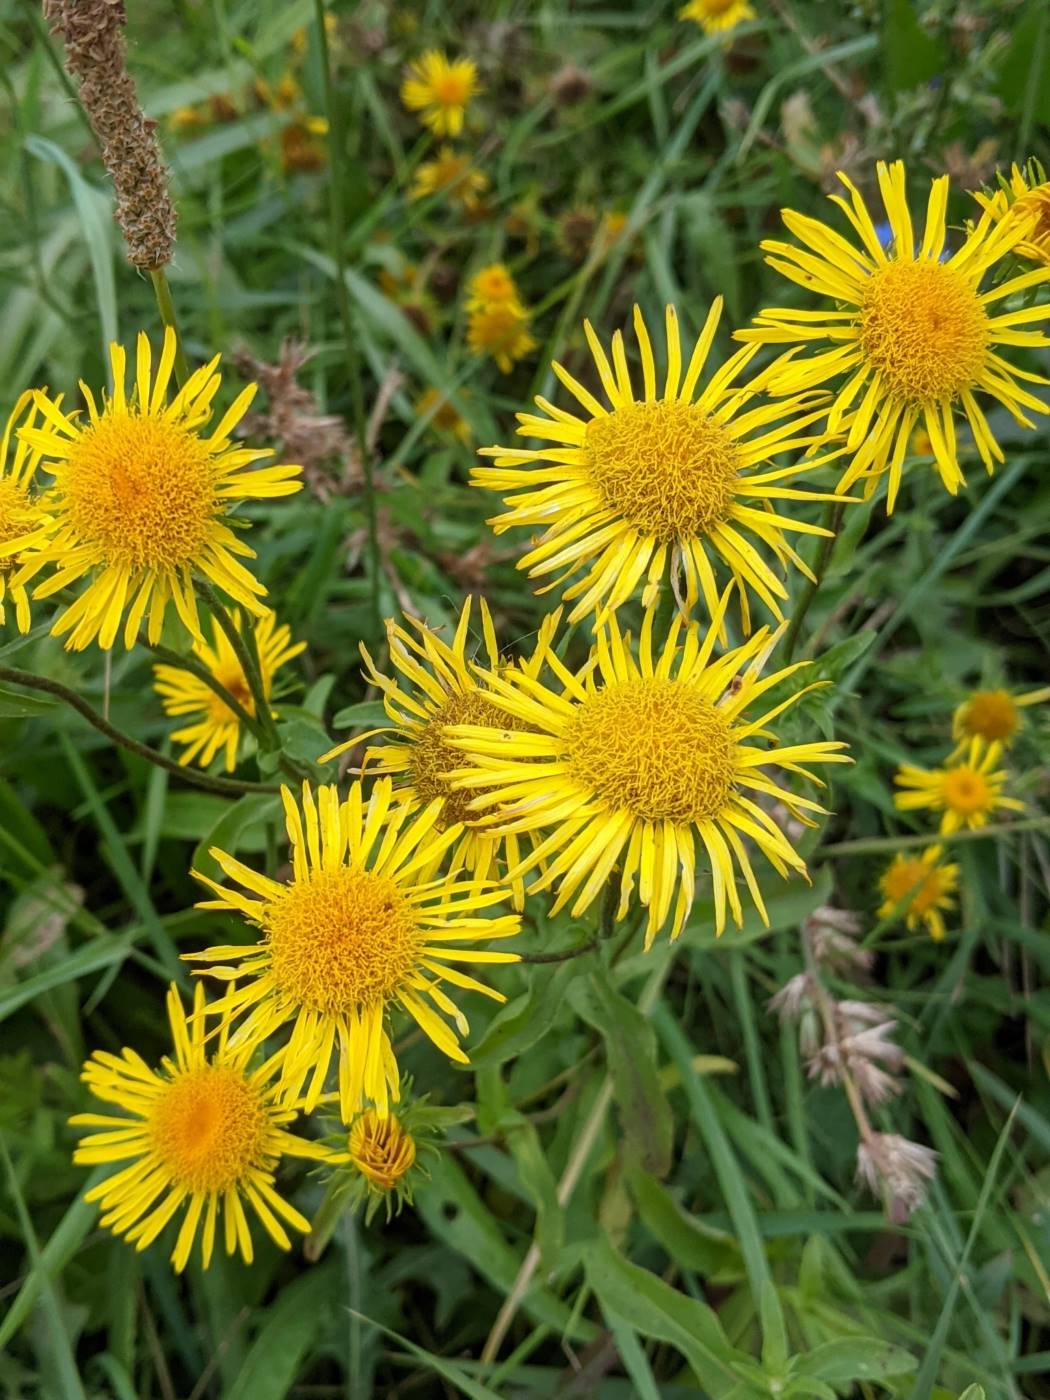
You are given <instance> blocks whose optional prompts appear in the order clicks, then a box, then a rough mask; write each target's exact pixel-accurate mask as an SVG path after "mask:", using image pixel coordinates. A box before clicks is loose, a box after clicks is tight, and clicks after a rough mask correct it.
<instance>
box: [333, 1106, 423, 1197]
mask: <svg viewBox="0 0 1050 1400" xmlns="http://www.w3.org/2000/svg"><path fill="white" fill-rule="evenodd" d="M347 1149H348V1150H347V1158H348V1159H349V1161H350V1162H351V1163H352V1164H353V1165H354V1166H355V1167H356V1168H357V1170H358V1171H359V1172H360V1173H361V1175H362V1176H364V1177H367V1179H368V1181H369V1182H370V1183H371V1184H372V1186H374V1187H375V1188H376V1190H378V1191H392V1190H394V1188H395V1187H396V1186H397V1183H398V1182H399V1181H400V1180H401V1178H402V1177H403V1176H404V1175H405V1173H406V1172H408V1171H410V1170H411V1168H412V1167H413V1165H414V1164H415V1160H416V1144H415V1139H414V1138H413V1137H412V1135H411V1133H407V1132H406V1131H405V1130H404V1128H403V1127H402V1126H401V1120H400V1119H399V1118H398V1117H397V1116H396V1114H393V1113H391V1114H387V1115H386V1116H385V1117H384V1116H382V1115H381V1114H378V1113H376V1111H375V1110H374V1109H371V1108H366V1109H365V1111H364V1113H359V1114H358V1116H357V1117H356V1118H355V1119H354V1122H353V1125H352V1127H351V1129H350V1136H349V1139H348V1141H347ZM333 1160H336V1161H338V1160H339V1159H338V1157H335V1158H333Z"/></svg>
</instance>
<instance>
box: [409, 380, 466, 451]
mask: <svg viewBox="0 0 1050 1400" xmlns="http://www.w3.org/2000/svg"><path fill="white" fill-rule="evenodd" d="M428 415H429V416H430V426H431V427H432V428H433V429H434V430H435V431H436V432H441V433H451V435H452V436H453V437H457V438H459V440H460V442H467V443H469V442H470V439H471V437H472V433H471V431H470V424H469V423H468V422H467V420H466V419H465V418H463V417H462V416H461V415H460V413H459V411H458V409H457V408H456V406H455V404H453V403H451V402H450V401H449V400H448V399H446V398H445V396H444V395H443V394H442V393H440V392H439V391H438V390H437V389H427V390H425V391H424V393H422V394H420V396H419V398H418V399H417V400H416V417H417V418H426V417H427V416H428Z"/></svg>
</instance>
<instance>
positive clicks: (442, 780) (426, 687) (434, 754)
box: [320, 598, 559, 909]
mask: <svg viewBox="0 0 1050 1400" xmlns="http://www.w3.org/2000/svg"><path fill="white" fill-rule="evenodd" d="M471 604H472V599H470V598H468V599H467V600H466V602H465V603H464V604H463V609H462V611H461V613H460V617H459V623H458V625H457V627H456V632H455V635H454V637H453V638H452V643H451V645H449V644H448V643H447V642H445V641H443V640H442V639H441V637H439V636H438V634H437V633H436V632H434V631H432V630H431V629H430V628H429V627H427V626H426V625H425V624H424V623H421V622H418V621H416V619H415V618H409V619H408V621H409V622H410V623H411V624H412V626H413V627H414V628H415V630H416V633H417V634H418V635H417V636H413V635H412V634H411V633H410V632H406V631H405V629H404V628H403V627H399V626H398V625H397V623H395V622H392V621H388V622H387V645H388V649H389V652H390V661H391V664H392V666H393V667H394V669H395V670H396V671H397V673H398V676H399V677H400V679H395V678H394V677H392V676H387V675H384V674H383V672H382V671H380V670H379V669H378V668H377V667H376V665H375V663H374V662H373V660H372V658H371V656H370V655H369V654H368V651H367V650H366V649H365V647H364V646H363V645H362V647H361V652H362V655H363V656H364V659H365V669H366V675H367V678H368V680H369V681H370V682H371V684H372V685H374V686H376V687H377V688H378V689H379V690H380V691H381V692H382V694H383V703H384V707H385V709H386V712H387V714H388V715H389V717H390V719H391V720H392V722H393V726H394V727H393V730H392V733H393V736H394V737H393V739H388V740H387V741H385V742H384V743H383V744H379V745H373V746H371V747H369V748H368V749H367V750H366V751H365V755H364V759H363V761H362V765H361V768H362V772H364V771H365V770H370V771H371V772H372V773H380V774H392V775H394V781H395V783H396V789H395V791H396V793H397V795H398V796H399V797H402V798H403V799H404V800H405V801H407V802H409V803H410V804H412V805H413V806H419V805H425V804H426V803H429V802H433V801H434V800H435V799H437V800H438V801H440V803H441V807H440V817H439V820H438V823H437V827H438V829H439V830H444V829H446V828H447V827H449V826H452V825H456V824H459V823H462V824H463V831H462V834H461V835H460V837H459V839H458V840H457V841H456V843H455V845H454V846H453V848H452V853H451V861H450V865H449V874H450V875H458V874H459V873H460V871H461V870H464V869H465V870H468V871H469V872H470V873H471V874H472V875H473V876H474V878H475V879H477V880H495V879H498V878H500V877H501V874H502V871H504V870H506V869H508V868H510V867H512V866H515V865H517V864H518V862H519V860H520V857H521V843H520V841H519V838H518V837H517V836H516V835H514V834H513V833H511V834H509V835H506V836H497V835H494V834H493V833H492V832H491V831H490V830H489V829H488V828H487V827H485V826H483V825H480V824H479V822H478V818H477V814H476V813H472V812H471V811H470V806H469V804H470V802H471V800H472V799H473V798H474V797H475V796H476V795H477V794H476V793H473V792H471V791H470V790H469V789H466V788H453V787H452V785H451V784H450V783H449V781H448V779H447V778H446V777H445V774H446V773H448V771H449V770H450V769H452V768H455V767H456V766H457V765H458V764H459V762H460V755H459V753H458V752H457V751H456V750H455V749H453V748H451V747H450V746H449V744H448V740H447V739H446V737H445V730H446V726H448V725H450V724H475V725H478V724H480V725H489V724H507V725H508V726H510V727H514V728H524V727H525V726H524V725H523V724H520V723H519V722H518V721H516V720H513V719H512V718H510V717H507V716H504V715H503V714H502V713H501V712H500V711H499V710H498V709H497V708H496V706H495V705H494V704H493V702H492V700H491V698H490V697H489V696H488V694H487V693H486V692H485V690H484V689H483V687H482V686H481V685H479V683H478V681H477V678H476V675H475V673H474V669H473V666H472V657H473V648H472V647H471V645H470V620H471ZM480 604H481V609H480V610H481V628H482V636H483V639H484V655H485V657H486V658H487V660H488V665H489V667H490V669H492V670H496V669H498V668H499V666H500V653H499V647H498V645H497V643H496V633H495V629H494V628H493V626H492V617H491V615H490V614H489V610H488V604H487V603H486V602H485V600H484V598H482V599H481V600H480ZM558 621H559V614H557V613H553V614H548V615H547V617H546V618H545V619H544V621H543V624H542V626H541V628H540V633H539V636H538V638H537V641H536V646H535V648H534V650H533V653H532V655H531V656H529V657H526V658H525V659H524V660H522V661H520V662H517V663H516V664H517V665H518V666H520V668H521V669H522V671H523V672H524V673H525V674H527V675H530V676H536V675H538V674H539V672H540V671H541V669H542V667H543V660H544V656H545V653H546V651H547V647H548V646H549V644H550V638H551V635H552V633H553V631H554V629H555V628H556V627H557V625H558ZM468 653H470V654H468ZM383 732H387V731H382V730H375V731H372V733H383ZM371 737H372V734H364V735H359V736H357V737H356V738H353V739H348V740H347V741H346V742H345V743H343V744H340V745H339V746H338V747H337V748H334V749H332V750H331V752H330V753H326V754H323V755H322V757H321V760H320V761H321V762H322V763H327V762H328V761H329V759H332V758H336V757H338V755H339V754H342V753H345V752H346V751H347V750H348V749H352V748H355V747H357V746H358V745H359V744H361V743H362V742H363V741H364V740H366V739H369V738H371ZM512 895H513V901H514V908H515V909H521V908H522V907H523V904H524V899H525V885H524V881H522V880H520V879H519V880H515V881H514V882H513V884H512Z"/></svg>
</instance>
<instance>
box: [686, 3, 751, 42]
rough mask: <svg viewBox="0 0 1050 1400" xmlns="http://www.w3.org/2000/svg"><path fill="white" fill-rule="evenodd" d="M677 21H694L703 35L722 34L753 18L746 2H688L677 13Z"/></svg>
mask: <svg viewBox="0 0 1050 1400" xmlns="http://www.w3.org/2000/svg"><path fill="white" fill-rule="evenodd" d="M678 18H679V19H691V20H694V21H695V22H696V23H697V24H698V25H699V26H700V28H701V29H702V30H703V31H704V33H705V34H723V33H725V31H726V30H728V29H735V28H736V26H737V25H738V24H744V23H745V22H746V21H747V20H749V19H754V18H755V12H754V10H753V9H752V8H751V6H750V5H749V4H748V3H747V0H689V3H688V5H683V6H682V8H681V9H680V10H679V11H678Z"/></svg>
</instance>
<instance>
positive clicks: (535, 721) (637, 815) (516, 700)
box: [446, 589, 849, 946]
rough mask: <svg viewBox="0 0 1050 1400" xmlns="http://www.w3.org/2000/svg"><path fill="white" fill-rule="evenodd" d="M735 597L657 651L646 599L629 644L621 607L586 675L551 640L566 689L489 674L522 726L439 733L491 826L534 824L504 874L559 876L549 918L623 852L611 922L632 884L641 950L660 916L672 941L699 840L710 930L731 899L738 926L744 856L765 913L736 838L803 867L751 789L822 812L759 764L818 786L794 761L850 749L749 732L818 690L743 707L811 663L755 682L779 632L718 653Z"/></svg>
mask: <svg viewBox="0 0 1050 1400" xmlns="http://www.w3.org/2000/svg"><path fill="white" fill-rule="evenodd" d="M728 593H729V590H728V589H727V591H726V595H725V596H723V599H722V601H721V604H720V606H719V608H718V610H717V612H716V614H715V617H714V619H713V621H712V624H711V626H710V628H709V629H708V631H707V634H706V636H704V635H703V634H702V633H701V631H700V629H699V628H698V627H697V625H696V624H691V625H689V626H688V628H686V629H685V630H684V632H683V622H682V618H681V616H680V614H676V615H675V618H674V620H673V622H672V624H671V627H670V630H669V632H668V635H667V638H666V641H665V642H664V645H663V647H662V649H661V650H660V651H659V653H658V654H657V655H655V656H654V651H653V636H652V630H653V609H648V610H647V611H646V613H645V616H644V619H643V622H642V630H641V636H640V639H639V644H638V649H637V655H635V654H634V652H633V651H632V649H631V648H630V645H629V642H630V639H629V637H625V636H624V635H623V634H622V633H621V631H620V629H619V626H618V624H617V621H616V617H615V615H613V616H611V617H610V618H609V619H608V620H607V621H606V622H605V623H604V624H599V625H598V626H597V629H596V644H595V649H594V652H593V654H592V657H591V660H590V662H589V663H588V664H587V665H586V666H585V667H584V668H583V670H582V671H581V672H580V673H579V674H577V675H573V673H572V672H570V671H569V670H567V669H566V668H565V667H564V666H563V665H562V664H561V662H560V661H559V660H558V658H557V656H556V654H555V653H554V652H553V650H551V651H550V652H549V653H548V664H549V665H550V667H551V669H552V670H553V671H554V672H555V674H556V675H557V677H558V680H559V681H560V683H561V688H560V690H555V689H551V688H550V687H549V686H546V685H544V684H542V683H541V682H540V681H539V680H538V679H536V678H535V677H532V676H528V675H525V674H524V673H523V672H518V671H515V670H507V671H505V672H503V673H500V672H498V671H494V670H493V671H488V672H485V673H483V676H484V680H485V683H486V684H487V685H488V686H489V688H490V691H491V695H492V700H493V703H494V704H495V705H496V706H498V708H499V709H500V710H502V711H503V713H504V714H505V715H506V716H507V717H508V719H510V720H513V721H515V723H513V724H511V723H507V722H504V723H503V724H502V725H491V724H490V725H487V726H481V725H476V724H475V725H455V726H450V727H449V728H448V729H447V730H446V734H447V736H448V740H449V742H450V743H451V744H453V745H454V746H455V747H456V748H459V749H462V750H464V751H465V754H466V756H467V758H468V759H469V760H470V764H471V766H470V767H465V768H460V769H459V770H458V771H455V772H454V773H453V774H452V775H451V776H452V778H453V783H454V785H455V786H457V787H463V788H465V789H469V790H470V791H472V792H473V791H481V793H482V795H481V796H480V797H474V798H473V799H472V801H471V804H470V805H471V809H472V810H475V811H477V812H479V814H484V813H485V812H486V811H489V812H491V811H494V812H495V816H494V817H493V822H494V829H495V831H497V832H499V833H507V834H525V833H530V834H531V833H535V834H536V835H537V838H538V844H537V845H536V847H535V849H534V850H533V851H532V852H531V853H530V854H528V855H526V856H525V857H524V858H523V859H522V861H521V862H520V863H519V864H518V865H517V866H516V867H514V868H513V869H512V870H511V871H510V872H509V878H510V879H518V878H520V877H521V876H522V875H524V874H526V873H527V872H529V871H531V870H534V869H536V868H537V867H540V868H541V869H542V874H541V875H540V878H539V879H537V880H535V881H534V882H533V884H532V885H530V887H529V889H530V892H534V891H536V890H544V889H549V888H551V887H552V886H557V890H558V893H557V898H556V900H555V902H554V906H553V909H552V911H551V912H552V914H553V913H556V912H557V911H558V910H559V909H562V908H564V907H565V906H566V905H567V904H570V903H571V904H572V911H571V912H572V915H573V917H574V918H575V917H578V916H579V915H580V914H582V913H583V911H584V910H585V909H587V908H588V907H589V905H590V904H592V903H593V901H594V900H595V899H596V898H597V897H598V895H599V894H600V892H601V891H602V889H603V888H604V887H605V885H606V883H607V882H608V881H609V880H610V879H612V878H615V877H614V875H613V870H614V867H615V866H616V865H617V864H618V863H619V878H618V883H619V893H620V899H619V909H618V913H617V918H619V919H622V918H623V917H624V916H625V914H626V913H627V910H628V907H629V905H630V903H631V897H632V894H633V892H634V890H635V886H636V885H637V894H638V899H639V901H640V902H641V904H642V905H643V906H644V907H645V908H646V909H647V910H648V911H649V917H648V924H647V928H646V946H648V945H649V944H650V943H651V942H652V940H653V938H654V937H655V935H656V934H657V932H659V930H660V929H662V928H663V927H664V925H665V924H666V923H667V921H668V919H669V918H670V919H672V925H671V937H672V938H676V937H677V936H678V934H679V933H681V931H682V928H683V925H684V924H685V921H686V918H687V917H688V914H689V910H690V908H691V906H692V903H693V895H694V884H695V871H696V862H697V838H699V849H700V852H701V854H706V856H707V858H708V860H709V862H710V868H711V881H712V889H713V893H714V902H715V922H716V928H717V931H718V932H719V933H721V932H722V930H723V928H724V927H725V921H726V910H727V907H728V909H729V911H730V912H731V913H732V916H733V918H734V920H735V921H736V923H737V924H738V925H739V924H740V922H741V919H742V911H741V904H740V896H739V894H738V892H737V886H736V870H737V869H738V868H739V870H740V871H741V872H742V873H743V877H744V880H745V881H746V883H747V887H748V889H749V890H750V892H751V897H752V899H753V900H754V903H755V906H756V907H757V909H758V911H759V913H760V914H761V916H762V918H763V919H765V918H766V912H765V905H764V904H763V901H762V894H761V891H760V890H759V887H758V882H757V880H756V879H755V874H754V871H753V869H752V867H751V860H750V857H749V855H748V853H747V850H746V849H745V846H744V838H749V839H750V840H752V841H753V842H754V843H755V845H756V846H757V847H758V849H759V850H760V851H761V852H762V853H763V854H764V855H765V856H766V858H767V859H768V860H769V861H770V863H771V864H772V865H773V867H774V868H775V869H776V870H777V871H778V872H779V873H780V874H781V875H784V876H786V875H787V874H788V872H789V871H790V870H794V871H797V872H798V873H800V874H803V875H804V874H805V869H806V867H805V863H804V862H803V860H802V859H801V857H800V856H799V855H798V853H797V852H796V851H795V850H794V849H793V848H792V846H791V845H790V843H789V842H788V840H787V838H786V837H785V835H784V833H783V832H782V831H781V830H780V828H779V827H778V826H777V825H776V823H775V822H774V821H773V819H772V818H771V817H770V815H769V813H768V812H767V811H765V810H764V809H763V807H762V806H761V805H759V802H758V801H756V800H755V799H756V797H758V798H765V799H767V800H772V801H774V802H782V803H783V804H784V806H785V807H786V808H787V810H788V811H789V812H790V813H791V814H792V815H793V816H794V817H797V818H798V820H800V821H802V822H803V823H805V824H807V825H810V826H812V825H813V824H814V823H813V821H812V819H811V817H810V816H809V815H807V814H808V813H822V812H823V810H824V809H823V808H822V807H819V806H818V805H817V804H816V803H815V802H813V801H812V800H810V799H809V798H805V797H798V796H796V795H795V794H794V793H791V792H788V791H787V790H786V789H785V788H783V787H781V786H780V785H779V783H777V782H775V781H774V780H773V778H772V777H771V776H770V775H769V774H768V773H767V772H765V771H763V770H764V769H766V768H780V769H782V770H784V772H787V773H794V774H796V775H798V776H799V777H801V778H803V779H805V780H806V781H808V782H812V783H815V784H817V786H823V784H821V783H820V782H819V780H818V779H817V778H816V777H815V776H814V775H813V774H812V773H810V772H809V771H808V770H807V769H806V768H805V767H803V764H806V763H847V762H849V759H848V758H846V757H845V755H844V754H842V753H840V752H839V750H841V749H843V748H844V747H845V745H844V744H840V743H835V742H820V743H805V744H791V745H785V746H784V747H782V748H765V747H759V746H758V745H757V744H756V743H755V742H754V741H755V740H759V739H765V740H769V739H770V738H771V737H772V736H771V735H770V734H769V731H768V730H767V729H766V726H767V725H768V724H769V723H770V721H771V720H773V719H774V718H776V716H777V715H779V714H781V713H782V712H783V711H784V710H786V709H788V708H790V706H792V705H793V704H794V703H795V702H796V701H797V700H798V699H799V698H800V696H801V695H803V694H805V693H806V691H807V690H810V689H813V687H812V686H810V687H805V688H803V689H801V690H799V691H797V692H796V693H795V694H793V695H791V696H790V697H789V698H788V699H786V700H784V701H782V702H781V703H779V704H777V705H775V706H774V707H773V708H772V709H771V710H769V711H768V712H766V713H765V714H762V715H760V716H758V717H757V718H754V719H747V718H746V717H745V713H744V712H745V711H746V710H747V709H748V708H749V707H750V706H751V705H752V704H753V703H754V701H755V700H757V699H758V697H759V696H760V695H762V694H763V693H765V692H766V691H767V690H769V689H770V688H771V687H772V686H774V685H776V684H778V682H780V681H781V680H783V679H784V678H785V677H786V676H789V675H791V674H792V673H793V672H795V671H797V670H798V669H799V668H800V667H801V666H804V665H806V664H808V663H806V662H798V663H796V664H795V665H794V666H788V667H786V668H785V669H784V670H781V671H778V672H775V673H774V674H772V675H769V676H766V677H765V678H764V679H759V675H760V671H761V668H762V664H763V662H764V661H765V659H766V657H767V656H768V655H769V652H770V651H771V649H772V646H773V644H774V642H775V638H773V637H770V635H769V630H768V628H762V629H760V630H759V631H758V632H756V633H755V634H754V636H753V637H751V638H750V640H749V641H747V642H745V643H744V645H743V646H740V647H737V648H735V649H734V650H732V651H727V652H726V653H725V654H724V655H722V656H721V657H719V658H718V660H717V661H715V660H712V652H713V650H714V646H715V640H716V638H717V637H718V635H719V633H720V631H721V629H722V619H723V611H724V608H725V605H726V602H727V600H728ZM817 684H818V685H819V684H820V683H819V682H818V683H817ZM544 862H547V864H546V868H545V869H543V868H542V867H543V865H544ZM672 910H673V915H672Z"/></svg>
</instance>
